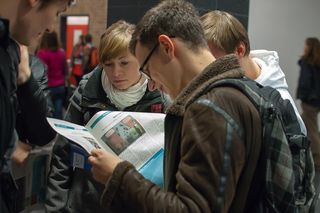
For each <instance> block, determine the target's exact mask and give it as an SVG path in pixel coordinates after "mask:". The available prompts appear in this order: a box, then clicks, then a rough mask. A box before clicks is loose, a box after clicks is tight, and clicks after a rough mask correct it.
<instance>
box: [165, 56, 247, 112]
mask: <svg viewBox="0 0 320 213" xmlns="http://www.w3.org/2000/svg"><path fill="white" fill-rule="evenodd" d="M243 75H244V72H243V70H242V69H241V67H240V64H239V61H238V58H237V57H236V56H235V55H234V54H231V55H226V56H224V57H221V58H219V59H217V60H216V61H214V62H213V63H211V64H209V65H208V66H207V67H206V68H205V69H204V70H203V71H202V72H201V74H199V75H198V76H196V77H195V78H194V79H193V80H192V81H191V82H190V83H189V85H188V86H187V87H185V88H184V89H183V90H182V92H181V93H180V94H179V95H178V97H177V98H176V100H175V101H174V102H173V103H172V105H171V106H170V107H169V108H168V110H167V112H166V113H167V114H173V115H177V116H183V114H184V112H185V110H186V107H187V106H188V105H189V104H191V103H192V102H193V101H194V100H196V99H197V98H198V97H199V96H200V95H202V92H203V91H204V90H205V89H206V88H207V87H208V86H209V85H210V84H213V83H214V82H216V81H218V80H221V79H225V78H240V77H242V76H243Z"/></svg>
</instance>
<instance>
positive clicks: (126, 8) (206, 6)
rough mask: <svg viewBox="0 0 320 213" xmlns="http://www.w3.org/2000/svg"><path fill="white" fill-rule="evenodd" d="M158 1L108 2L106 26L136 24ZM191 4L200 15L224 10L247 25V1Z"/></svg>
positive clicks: (208, 0) (202, 0)
mask: <svg viewBox="0 0 320 213" xmlns="http://www.w3.org/2000/svg"><path fill="white" fill-rule="evenodd" d="M159 1H160V0H109V1H108V19H107V20H108V21H107V24H108V26H109V25H111V24H112V23H114V22H115V21H117V20H119V19H124V20H126V21H129V22H131V23H137V21H139V19H140V18H141V17H142V16H143V15H144V13H145V12H146V11H147V10H148V9H150V8H151V7H153V6H154V5H156V4H157V3H158V2H159ZM187 1H189V2H192V3H193V4H194V5H195V6H196V7H197V8H198V10H199V12H200V13H201V14H203V13H205V12H207V11H208V10H214V9H219V10H225V11H228V12H230V13H232V14H233V15H234V16H236V17H237V18H238V19H239V20H240V21H241V22H242V23H243V25H244V26H247V24H248V12H249V0H200V1H199V0H187Z"/></svg>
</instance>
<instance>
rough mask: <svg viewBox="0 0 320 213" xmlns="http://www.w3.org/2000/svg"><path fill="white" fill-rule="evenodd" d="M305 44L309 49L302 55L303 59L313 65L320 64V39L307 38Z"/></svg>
mask: <svg viewBox="0 0 320 213" xmlns="http://www.w3.org/2000/svg"><path fill="white" fill-rule="evenodd" d="M305 44H306V45H307V47H308V51H307V52H306V53H305V54H304V55H303V56H302V59H303V60H305V61H306V62H307V63H309V64H311V65H318V66H320V41H319V39H318V38H316V37H310V38H307V39H306V41H305Z"/></svg>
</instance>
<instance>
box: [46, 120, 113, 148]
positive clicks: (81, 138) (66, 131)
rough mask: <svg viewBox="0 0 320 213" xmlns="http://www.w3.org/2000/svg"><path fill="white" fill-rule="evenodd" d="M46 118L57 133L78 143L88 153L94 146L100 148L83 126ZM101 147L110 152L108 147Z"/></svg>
mask: <svg viewBox="0 0 320 213" xmlns="http://www.w3.org/2000/svg"><path fill="white" fill-rule="evenodd" d="M47 120H48V122H49V124H50V126H51V127H52V128H53V129H54V130H55V131H56V132H57V133H59V134H60V135H62V136H64V137H66V138H68V139H69V140H71V141H73V142H75V143H76V144H78V145H80V146H81V147H82V148H83V149H84V150H86V152H87V153H88V154H89V153H91V151H92V150H93V149H95V148H102V147H101V145H99V142H97V140H96V139H95V138H94V137H93V136H92V135H91V133H90V132H89V131H88V130H87V129H86V128H85V127H83V126H80V125H77V124H74V123H71V122H68V121H63V120H59V119H55V118H47ZM103 148H105V149H107V150H108V151H110V152H112V150H110V148H108V147H103Z"/></svg>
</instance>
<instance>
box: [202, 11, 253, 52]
mask: <svg viewBox="0 0 320 213" xmlns="http://www.w3.org/2000/svg"><path fill="white" fill-rule="evenodd" d="M200 20H201V22H202V23H201V24H202V27H203V30H204V34H205V37H206V40H207V42H211V43H212V44H213V45H215V46H216V47H218V48H219V49H221V50H223V51H224V52H225V53H227V54H230V53H234V51H235V50H236V48H237V47H238V45H239V44H240V42H243V43H244V45H245V47H246V52H245V55H249V53H250V42H249V37H248V33H247V31H246V29H245V28H244V26H243V25H242V24H241V23H240V21H239V20H238V19H237V18H235V17H234V16H232V15H231V14H229V13H227V12H224V11H219V10H214V11H210V12H208V13H206V14H204V15H203V16H201V18H200Z"/></svg>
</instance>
